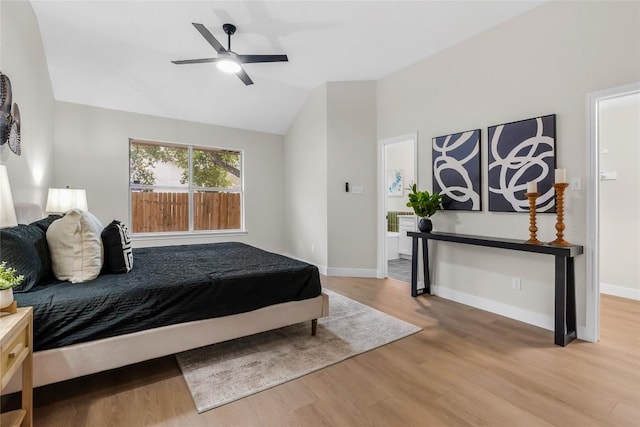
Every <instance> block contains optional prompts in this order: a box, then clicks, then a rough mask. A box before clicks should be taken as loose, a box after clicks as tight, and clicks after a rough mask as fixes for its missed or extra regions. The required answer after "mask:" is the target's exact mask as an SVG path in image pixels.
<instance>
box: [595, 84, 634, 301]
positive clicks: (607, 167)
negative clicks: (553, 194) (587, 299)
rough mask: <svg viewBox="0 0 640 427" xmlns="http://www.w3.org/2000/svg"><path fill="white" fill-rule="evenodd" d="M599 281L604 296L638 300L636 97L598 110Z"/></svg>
mask: <svg viewBox="0 0 640 427" xmlns="http://www.w3.org/2000/svg"><path fill="white" fill-rule="evenodd" d="M599 132H600V134H599V140H600V148H601V149H602V148H605V149H607V150H608V153H607V154H601V155H600V169H601V170H603V171H614V172H617V173H618V179H616V180H613V181H608V180H607V181H601V182H600V282H601V287H600V289H601V291H602V292H603V293H611V294H614V295H619V296H626V297H630V296H632V297H635V298H636V299H640V244H639V243H638V242H640V170H639V168H638V165H640V95H638V94H635V95H629V96H627V97H624V98H616V99H612V100H605V101H602V102H601V103H600V112H599Z"/></svg>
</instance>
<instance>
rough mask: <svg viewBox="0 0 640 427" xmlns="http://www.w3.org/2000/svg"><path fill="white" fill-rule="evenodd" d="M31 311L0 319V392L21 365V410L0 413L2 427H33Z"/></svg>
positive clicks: (23, 309)
mask: <svg viewBox="0 0 640 427" xmlns="http://www.w3.org/2000/svg"><path fill="white" fill-rule="evenodd" d="M32 348H33V310H32V309H31V307H21V308H18V311H17V313H15V314H9V315H4V316H2V317H0V377H1V378H2V382H1V383H0V391H1V390H2V389H4V388H5V387H6V386H7V384H9V380H10V379H11V378H12V377H13V376H14V375H15V374H16V372H17V371H18V370H19V369H20V367H21V366H22V409H18V410H16V411H11V412H6V413H3V414H0V425H1V426H2V427H13V426H16V427H18V426H21V427H31V426H32V425H33V354H32V351H31V350H32Z"/></svg>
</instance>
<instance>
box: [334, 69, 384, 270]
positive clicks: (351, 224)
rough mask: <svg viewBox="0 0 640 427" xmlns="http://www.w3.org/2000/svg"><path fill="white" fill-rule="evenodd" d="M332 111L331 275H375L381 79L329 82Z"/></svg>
mask: <svg viewBox="0 0 640 427" xmlns="http://www.w3.org/2000/svg"><path fill="white" fill-rule="evenodd" d="M327 111H328V113H327V126H328V132H327V184H326V185H327V203H328V205H327V207H328V230H327V231H328V256H329V257H328V262H329V264H328V266H329V267H330V270H329V274H332V275H342V276H371V277H375V269H376V236H377V235H376V216H375V213H376V197H377V192H376V169H375V164H376V82H374V81H360V82H330V83H327ZM345 182H349V185H350V186H351V188H353V187H354V186H359V187H363V193H362V194H355V193H351V192H349V193H347V192H346V191H345Z"/></svg>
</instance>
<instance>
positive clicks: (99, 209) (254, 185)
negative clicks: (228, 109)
mask: <svg viewBox="0 0 640 427" xmlns="http://www.w3.org/2000/svg"><path fill="white" fill-rule="evenodd" d="M55 119H56V126H55V148H56V149H55V153H54V163H55V165H56V170H55V175H54V177H53V184H54V185H55V186H65V185H69V186H70V187H72V188H73V187H79V188H86V189H87V199H88V203H89V210H90V211H91V212H93V213H94V214H95V215H96V216H97V217H98V219H100V220H101V221H102V222H103V223H108V222H110V221H111V220H112V219H120V220H123V221H129V219H128V218H129V187H128V185H129V138H137V139H145V140H151V141H163V142H179V143H184V144H193V145H199V146H211V147H222V148H233V149H240V150H244V186H245V224H246V230H247V232H248V233H247V235H238V236H221V237H215V236H211V235H207V236H199V237H190V238H186V237H180V238H174V239H142V238H136V239H135V244H136V245H137V246H150V245H160V244H186V243H202V242H210V241H220V240H238V241H244V242H247V243H250V244H253V245H255V246H259V247H261V248H264V249H268V250H272V251H277V252H281V251H282V250H283V249H284V239H283V234H284V230H283V217H282V210H283V206H284V197H283V187H284V186H283V183H284V173H283V170H284V165H283V137H282V136H280V135H273V134H267V133H260V132H253V131H246V130H241V129H232V128H225V127H220V126H212V125H205V124H200V123H193V122H185V121H181V120H174V119H167V118H162V117H155V116H146V115H142V114H136V113H128V112H123V111H114V110H107V109H102V108H96V107H89V106H85V105H79V104H71V103H66V102H56V108H55Z"/></svg>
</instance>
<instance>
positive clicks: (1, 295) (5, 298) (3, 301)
mask: <svg viewBox="0 0 640 427" xmlns="http://www.w3.org/2000/svg"><path fill="white" fill-rule="evenodd" d="M12 302H13V288H9V289H2V290H1V291H0V309H1V308H5V307H9V306H10V305H11V303H12Z"/></svg>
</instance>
